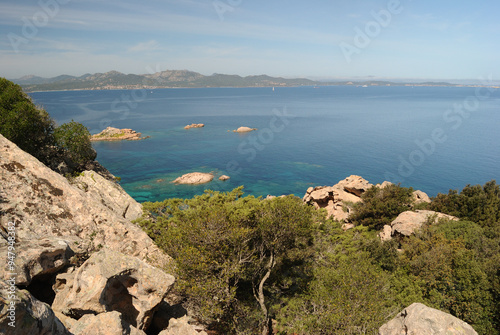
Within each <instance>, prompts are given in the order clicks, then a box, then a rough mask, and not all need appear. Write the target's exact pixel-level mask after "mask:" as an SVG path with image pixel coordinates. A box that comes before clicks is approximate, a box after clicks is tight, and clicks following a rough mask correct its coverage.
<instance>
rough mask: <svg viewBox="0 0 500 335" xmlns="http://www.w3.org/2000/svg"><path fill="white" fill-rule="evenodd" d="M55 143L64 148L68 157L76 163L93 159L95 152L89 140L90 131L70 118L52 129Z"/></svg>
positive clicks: (83, 162)
mask: <svg viewBox="0 0 500 335" xmlns="http://www.w3.org/2000/svg"><path fill="white" fill-rule="evenodd" d="M54 138H55V141H56V145H57V146H58V147H60V148H62V149H64V150H65V151H66V153H67V155H68V156H69V158H70V159H71V160H72V161H73V162H74V163H76V164H77V165H84V164H85V163H86V162H88V161H93V160H94V159H95V158H96V156H97V153H96V151H95V150H94V148H92V143H91V142H90V132H89V131H88V129H87V128H86V127H85V126H84V125H83V124H81V123H78V122H75V121H73V120H71V122H69V123H64V124H62V125H60V126H59V127H57V128H56V129H55V130H54Z"/></svg>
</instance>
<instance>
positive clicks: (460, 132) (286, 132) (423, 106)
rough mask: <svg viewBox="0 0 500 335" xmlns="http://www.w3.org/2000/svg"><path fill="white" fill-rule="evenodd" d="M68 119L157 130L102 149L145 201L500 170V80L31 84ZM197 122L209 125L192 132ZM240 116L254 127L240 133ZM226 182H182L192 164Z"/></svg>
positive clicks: (440, 184)
mask: <svg viewBox="0 0 500 335" xmlns="http://www.w3.org/2000/svg"><path fill="white" fill-rule="evenodd" d="M31 96H32V97H33V99H34V101H35V102H36V103H37V104H39V105H42V106H43V107H44V108H45V109H46V110H47V111H48V112H49V113H50V114H51V116H52V117H53V118H54V119H55V120H56V121H57V122H59V123H63V122H67V121H71V119H74V120H75V121H78V122H82V123H83V124H84V125H85V126H87V128H89V130H91V132H92V133H97V132H99V131H101V130H102V129H104V128H105V127H106V126H114V127H119V128H132V129H134V130H137V131H139V132H142V133H143V135H149V136H151V138H149V139H147V140H143V141H134V142H129V141H126V142H116V143H112V142H100V143H95V144H94V147H95V149H96V150H97V152H98V157H97V159H98V160H99V162H101V163H102V164H103V165H104V166H106V167H107V168H108V169H109V170H110V171H111V172H112V173H113V174H115V175H117V176H120V177H121V178H122V182H121V183H122V186H123V187H124V189H125V190H126V191H127V192H129V194H131V195H132V196H133V197H134V198H135V199H137V200H138V201H141V202H142V201H156V200H162V199H164V198H167V197H191V196H193V195H195V194H200V193H202V192H203V191H204V189H206V188H209V189H217V190H224V191H229V190H231V189H233V188H235V187H237V186H239V185H244V186H245V192H246V194H253V195H256V196H259V195H263V196H265V195H267V194H274V195H280V194H290V193H293V194H296V195H299V196H302V195H303V194H304V193H305V191H306V189H307V188H308V187H310V186H316V185H333V184H335V183H337V182H338V181H339V180H341V179H344V178H345V177H347V176H349V175H351V174H357V175H361V176H363V177H364V178H365V179H368V180H369V181H370V182H372V183H379V182H382V181H384V180H391V181H393V182H401V183H402V185H404V186H412V187H414V188H417V189H421V190H423V191H425V192H427V193H428V194H429V195H431V196H434V195H436V194H437V193H438V192H441V193H443V192H447V191H448V190H449V189H461V188H463V187H464V186H465V185H467V184H484V183H485V182H487V181H489V180H491V179H496V180H499V179H500V170H499V168H498V167H499V166H500V146H499V144H498V143H500V131H499V126H500V90H492V91H491V92H490V91H487V90H486V89H482V90H481V91H477V89H475V88H458V87H414V88H412V87H367V88H361V87H352V86H331V87H318V88H314V87H300V88H276V89H275V90H274V91H273V90H272V89H271V88H204V89H203V88H202V89H158V90H148V91H145V90H136V91H129V90H116V91H64V92H36V93H32V94H31ZM191 123H204V124H205V127H204V128H200V129H190V130H185V129H184V128H183V127H184V126H185V125H187V124H191ZM240 126H249V127H254V128H258V130H257V131H255V132H251V133H246V134H237V133H233V132H232V130H233V129H236V128H238V127H240ZM193 171H200V172H214V173H215V174H216V176H219V175H221V174H227V175H229V176H230V177H231V179H230V180H228V181H226V182H220V181H218V180H214V182H212V183H209V184H205V185H198V186H189V185H174V184H172V183H171V181H172V180H174V179H175V178H177V177H178V176H180V175H182V174H184V173H188V172H193Z"/></svg>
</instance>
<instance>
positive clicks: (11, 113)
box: [0, 78, 54, 164]
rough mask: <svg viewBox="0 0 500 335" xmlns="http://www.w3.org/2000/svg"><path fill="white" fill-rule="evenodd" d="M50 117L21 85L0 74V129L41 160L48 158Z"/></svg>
mask: <svg viewBox="0 0 500 335" xmlns="http://www.w3.org/2000/svg"><path fill="white" fill-rule="evenodd" d="M53 130H54V121H53V120H52V119H51V118H50V116H49V114H48V113H47V112H46V111H45V110H43V109H41V108H37V107H36V106H35V104H34V103H33V102H32V101H31V98H30V97H29V96H28V95H27V94H26V93H24V92H23V90H22V88H21V86H19V85H16V84H14V83H13V82H11V81H9V80H7V79H5V78H0V133H1V134H2V135H3V136H5V137H6V138H7V139H9V140H10V141H12V142H14V143H15V144H16V145H18V146H19V147H20V148H21V149H22V150H24V151H26V152H27V153H29V154H31V155H33V156H35V157H36V158H38V159H39V160H41V161H42V162H43V163H45V164H47V163H48V162H49V160H50V157H49V156H50V147H51V146H52V145H53V144H54V137H53Z"/></svg>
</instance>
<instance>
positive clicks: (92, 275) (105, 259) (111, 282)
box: [52, 248, 175, 330]
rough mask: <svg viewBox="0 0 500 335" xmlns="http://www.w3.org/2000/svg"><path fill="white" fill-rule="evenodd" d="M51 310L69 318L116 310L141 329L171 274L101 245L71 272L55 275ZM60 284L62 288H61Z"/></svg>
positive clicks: (171, 281)
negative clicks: (63, 283)
mask: <svg viewBox="0 0 500 335" xmlns="http://www.w3.org/2000/svg"><path fill="white" fill-rule="evenodd" d="M62 280H64V282H65V285H61V283H57V282H56V285H55V290H57V294H56V297H55V300H54V303H53V304H52V308H53V309H54V311H57V312H61V313H62V314H64V315H67V316H71V317H73V318H80V317H82V316H83V315H85V314H90V313H92V314H100V313H105V312H109V311H117V312H120V313H121V314H122V317H123V320H124V321H125V322H127V323H129V324H130V325H132V326H134V327H136V328H138V329H140V330H144V329H146V328H147V327H148V325H149V323H150V322H151V319H152V317H153V314H154V311H155V308H156V307H157V306H158V305H159V304H160V302H161V301H162V300H163V298H164V297H165V295H166V294H167V293H168V291H169V290H170V289H171V288H172V286H173V284H174V282H175V278H174V277H173V276H171V275H168V274H166V273H164V272H163V271H160V270H159V269H157V268H154V267H152V266H150V265H148V264H146V263H145V262H143V261H141V260H139V259H137V258H136V257H131V256H125V255H122V254H120V253H118V252H115V251H112V250H109V249H106V248H105V249H103V250H101V251H99V252H97V253H95V254H93V255H92V256H91V257H90V258H89V259H88V260H87V261H85V263H83V265H82V266H81V267H80V268H78V270H77V271H76V272H75V273H74V275H73V274H69V275H68V274H63V275H62V276H61V277H59V276H58V278H57V281H62ZM61 287H62V289H61Z"/></svg>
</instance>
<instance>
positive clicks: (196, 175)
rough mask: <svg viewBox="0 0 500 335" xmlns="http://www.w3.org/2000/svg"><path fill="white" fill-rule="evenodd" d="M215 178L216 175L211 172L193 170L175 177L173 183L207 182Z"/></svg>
mask: <svg viewBox="0 0 500 335" xmlns="http://www.w3.org/2000/svg"><path fill="white" fill-rule="evenodd" d="M213 179H214V175H213V174H211V173H202V172H191V173H186V174H185V175H182V176H180V177H179V178H177V179H175V180H174V181H173V183H175V184H205V183H208V182H211V181H212V180H213Z"/></svg>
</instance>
